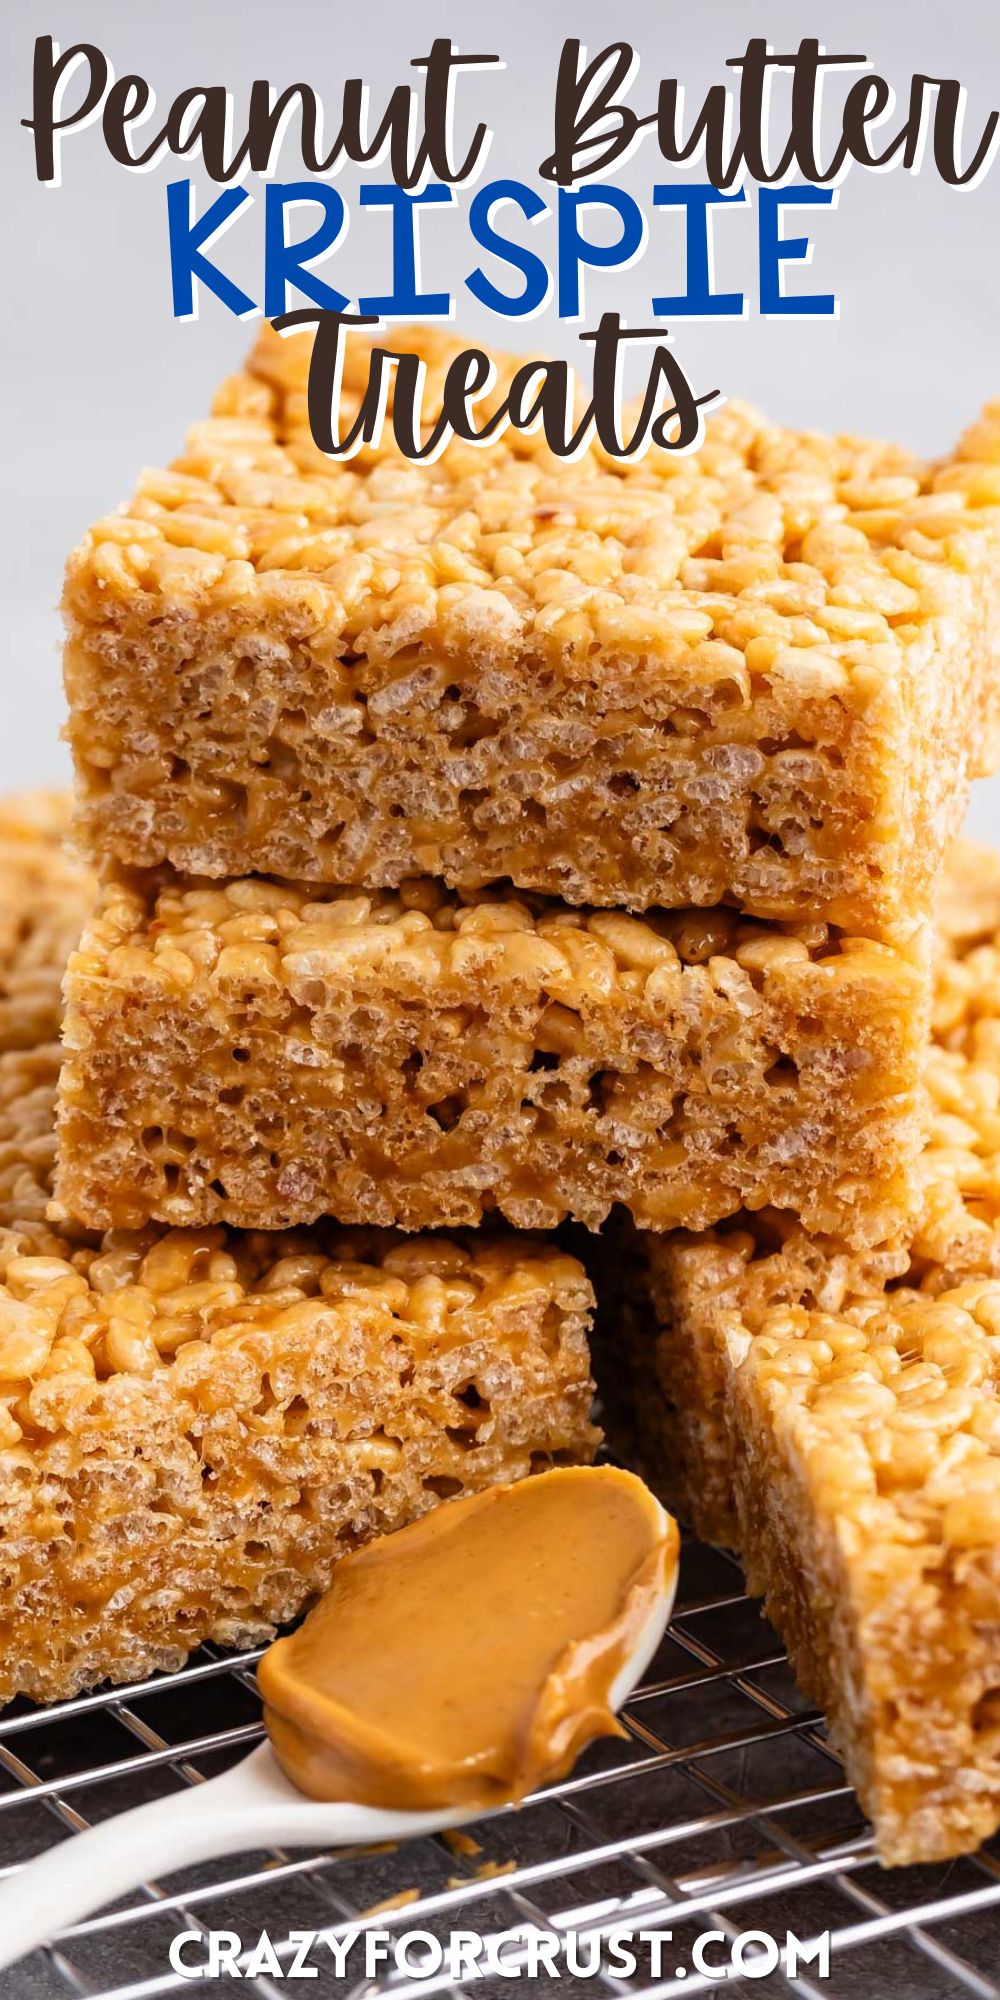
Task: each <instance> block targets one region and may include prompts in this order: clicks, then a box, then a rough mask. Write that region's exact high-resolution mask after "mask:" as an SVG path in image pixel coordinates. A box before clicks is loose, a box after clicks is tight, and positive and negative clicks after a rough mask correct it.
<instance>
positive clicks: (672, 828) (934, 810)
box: [65, 330, 1000, 941]
mask: <svg viewBox="0 0 1000 2000" xmlns="http://www.w3.org/2000/svg"><path fill="white" fill-rule="evenodd" d="M407 339H408V341H409V344H410V345H412V346H416V347H417V348H418V349H419V350H420V351H421V352H422V353H423V354H424V356H425V358H426V361H427V364H428V387H427V392H426V403H425V407H426V410H427V413H428V416H430V415H431V414H432V413H433V409H434V406H435V396H436V395H437V394H439V392H440V384H441V380H442V374H443V369H444V365H445V363H446V362H447V361H448V360H449V359H450V357H451V356H452V355H453V353H454V352H455V344H454V343H451V342H446V341H443V340H442V339H441V338H440V336H439V335H437V334H436V333H434V332H428V331H427V330H422V331H417V332H416V333H411V334H410V335H409V336H408V337H407V336H402V343H403V344H406V342H407ZM393 344H394V345H396V346H399V345H400V344H401V337H400V336H399V335H394V342H393ZM309 353H310V345H309V340H308V337H304V336H301V335H300V336H296V337H293V338H289V339H285V340H282V339H281V338H280V337H279V336H278V335H276V334H274V333H273V332H271V331H270V330H268V331H267V332H265V333H264V334H263V335H262V337H261V340H260V342H259V343H258V346H257V348H256V350H255V352H254V354H253V356H252V358H251V360H250V362H249V365H248V368H247V370H246V372H245V373H244V374H242V375H240V376H237V377H236V378H235V379H234V380H233V381H231V382H229V383H228V384H227V385H226V386H225V387H224V388H223V389H222V390H221V391H220V393H219V395H218V397H217V399H216V402H215V408H214V415H213V416H212V418H211V420H210V421H208V422H206V423H202V424H201V425H199V426H198V427H197V428H196V429H195V430H193V431H192V433H191V435H190V438H189V441H188V446H187V450H186V452H185V454H184V456H183V457H181V458H180V459H178V460H177V462H176V464H175V465H174V466H173V467H172V469H171V470H170V471H168V472H147V473H146V474H145V475H144V476H143V478H142V480H141V482H140V485H139V488H138V490H137V493H136V495H135V498H134V500H133V501H132V502H131V503H130V505H129V506H128V507H127V508H126V510H125V511H124V512H123V513H120V514H117V515H114V516H112V517H111V518H109V519H107V520H104V521H101V522H99V523H98V524H97V526H96V527H94V528H93V529H92V530H91V532H90V533H89V535H88V536H87V537H86V540H85V541H84V543H83V545H82V547H81V548H80V549H79V550H78V551H77V553H76V554H75V555H74V556H73V557H72V559H71V561H70V564H69V570H68V575H67V583H66V595H65V611H66V618H67V623H68V631H69V640H68V645H67V650H66V684H67V689H68V693H69V699H70V707H71V721H70V736H71V741H72V744H73V750H74V754H75V759H76V767H77V772H78V777H79V787H80V802H79V812H80V831H81V833H82V835H83V838H84V841H85V843H86V844H87V845H89V847H90V848H91V850H92V851H93V852H95V853H97V854H100V855H101V857H102V858H108V857H112V858H115V859H117V860H118V861H119V862H121V863H124V864H126V865H128V866H135V865H137V866H142V867H146V866H150V865H156V864H159V863H160V862H161V861H163V860H167V861H169V862H170V863H171V864H172V865H173V866H174V867H175V868H176V869H178V870H180V871H182V872H187V873H190V874H195V875H208V876H212V877H219V876H238V875H243V874H246V873H249V872H252V871H255V870H256V871H260V872H268V873H273V874H277V875H282V876H286V877H290V878H294V879H302V880H313V881H319V882H334V883H340V884H346V885H357V886H360V887H362V888H369V887H384V886H390V887H391V886H397V885H398V884H399V883H401V882H403V881H405V880H407V879H409V878H412V877H413V876H416V875H421V874H427V875H434V876H438V877H440V878H441V879H443V880H444V881H445V882H446V883H448V884H450V885H452V886H457V887H458V888H460V889H462V890H463V891H466V892H469V893H473V892H476V891H477V890H479V889H481V888H483V887H484V886H487V885H489V884H490V883H491V882H496V881H499V880H502V879H509V880H511V881H512V882H513V883H514V884H515V886H517V887H521V888H526V889H535V890H541V891H543V892H545V893H546V894H550V895H556V896H561V897H563V898H565V899H566V900H567V901H568V902H571V903H577V904H592V905H596V906H603V907H608V906H611V907H623V908H628V909H633V910H642V909H647V908H652V907H654V906H656V905H662V906H664V907H669V908H671V909H680V908H683V907H686V906H688V905H698V906H704V905H714V904H717V903H719V902H723V901H728V902H731V903H734V904H736V905H738V906H739V907H740V908H742V909H745V910H747V911H749V912H750V913H751V914H754V915H757V916H762V917H768V918H777V919H781V920H790V919H791V920H794V919H805V920H808V921H812V920H814V919H822V920H824V921H827V922H831V923H837V924H839V925H841V926H842V927H843V928H845V929H847V930H849V931H854V932H858V933H861V934H863V935H867V936H872V937H878V938H881V939H883V940H885V941H894V940H895V939H897V938H898V937H900V936H906V935H908V934H909V932H910V930H911V929H912V928H913V925H914V921H915V919H916V917H917V916H918V915H926V913H927V911H928V909H929V906H930V897H931V888H932V884H933V880H934V876H935V873H936V870H937V868H938V865H939V863H940V860H941V857H942V854H943V852H944V849H945V845H946V843H947V841H948V839H949V837H950V836H951V834H952V833H954V832H955V831H956V830H957V828H958V825H959V822H960V820H961V816H962V811H963V807H964V802H965V799H966V795H967V787H968V780H969V778H970V776H974V775H976V774H977V773H979V772H984V771H986V770H988V769H990V768H992V767H993V765H994V763H995V762H996V760H997V757H998V755H1000V636H998V635H1000V404H998V405H996V406H994V407H993V408H992V409H990V410H989V411H987V412H986V414H985V416H984V418H983V419H982V421H981V422H980V423H979V424H978V425H976V426H975V427H974V428H973V429H972V430H971V431H970V432H968V434H967V435H966V436H965V438H964V439H963V440H962V442H961V444H960V445H959V447H958V449H957V451H956V453H955V455H954V457H953V458H951V459H949V460H947V461H946V462H944V463H942V464H940V465H936V466H930V465H926V464H924V463H921V462H919V461H917V460H914V459H913V458H911V457H910V456H909V455H907V454H906V453H904V452H901V451H899V450H896V449H895V448H893V447H891V446H888V445H883V444H873V443H866V442H862V441H859V440H857V439H854V438H845V437H824V436H821V435H819V434H815V433H796V432H792V431H787V430H782V429H780V428H778V427H777V426H775V425H772V424H768V423H766V422H765V421H764V419H763V418H762V417H760V416H758V415H757V414H756V413H755V412H753V411H752V410H749V409H746V408H743V407H741V406H739V405H736V404H733V405H730V406H729V407H727V408H725V409H723V410H722V411H721V413H719V414H718V415H716V416H714V417H712V418H711V419H710V422H709V429H708V436H707V440H706V442H705V443H704V445H703V447H702V449H701V450H700V451H699V452H698V453H697V454H695V455H693V456H688V457H684V458H675V457H672V456H671V455H669V454H666V453H664V452H661V451H659V450H651V451H650V452H649V453H648V455H647V456H646V457H645V458H644V459H643V460H642V461H641V462H640V463H639V464H637V465H633V466H631V467H625V466H624V465H623V464H622V463H621V462H620V461H615V460H609V459H608V458H607V457H605V456H604V455H602V453H601V452H600V450H598V449H595V448H592V449H591V450H589V451H588V452H587V453H586V454H585V455H584V457H583V458H582V459H581V460H580V461H578V462H576V463H574V464H573V465H571V466H569V467H566V466H565V465H561V464H560V463H559V462H558V461H556V460H554V459H553V458H552V457H551V456H549V455H548V453H547V451H546V448H545V446H544V442H543V441H542V440H541V439H540V438H537V437H532V438H523V437H518V436H516V435H510V434H508V436H507V438H506V439H505V440H503V441H502V442H500V443H499V444H496V445H495V446H491V447H490V448H489V449H487V450H477V449H475V448H472V447H469V446H463V445H461V444H459V443H457V442H453V443H452V444H450V445H449V447H448V449H447V451H446V452H445V453H444V455H443V456H442V457H441V458H440V459H439V460H438V461H437V463H436V464H434V465H432V466H424V467H420V466H413V465H411V464H409V463H408V462H407V461H406V460H405V459H403V458H402V457H401V456H400V454H399V453H398V451H396V450H395V448H394V447H393V446H392V444H391V442H390V443H389V444H387V445H385V446H384V447H383V448H382V449H381V450H379V451H377V452H372V451H369V452H367V453H365V454H364V455H363V456H360V457H358V458H356V459H353V460H350V461H346V462H340V463H337V462H334V461H332V460H329V459H326V458H324V457H323V456H322V455H321V454H320V453H319V452H318V451H317V449H316V447H315V446H314V444H313V442H312V439H311V437H310V434H309V430H308V425H307V417H306V399H305V384H306V376H307V370H308V363H309ZM512 366H513V364H512V363H510V362H509V360H508V359H506V358H505V357H502V356H501V357H499V359H498V369H499V377H498V386H497V394H498V395H499V394H500V393H501V392H502V391H503V388H504V385H505V383H506V381H507V380H508V379H509V372H510V368H511V367H512ZM367 370H368V357H367V352H366V351H365V350H360V351H359V352H357V353H356V354H355V355H354V358H353V359H352V360H351V361H350V362H349V365H348V369H347V375H346V396H347V401H348V403H349V402H350V397H351V395H352V394H354V395H355V396H357V394H358V393H360V391H361V388H362V386H363V384H365V383H366V382H367ZM487 407H488V399H487V402H486V403H484V405H483V408H484V411H485V409H486V408H487Z"/></svg>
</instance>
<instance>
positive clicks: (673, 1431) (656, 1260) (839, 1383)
mask: <svg viewBox="0 0 1000 2000" xmlns="http://www.w3.org/2000/svg"><path fill="white" fill-rule="evenodd" d="M939 925H940V930H939V956H938V973H937V982H936V993H935V1007H934V1019H935V1025H934V1042H933V1047H932V1050H931V1055H930V1061H929V1064H928V1083H929V1088H930V1094H931V1101H932V1123H931V1129H930V1136H929V1139H928V1143H927V1146H926V1149H925V1152H924V1154H923V1156H922V1159H921V1161H920V1164H919V1167H918V1206H917V1212H916V1217H915V1220H914V1223H913V1225H912V1228H911V1229H910V1231H909V1232H908V1234H907V1237H906V1239H905V1241H904V1242H903V1243H902V1244H898V1243H897V1244H895V1245H888V1246H883V1247H882V1248H880V1249H879V1248H876V1249H875V1250H874V1251H872V1252H866V1253H864V1254H862V1255H858V1254H857V1253H852V1252H851V1251H850V1250H849V1249H848V1248H847V1247H846V1246H845V1245H844V1244H843V1242H838V1241H837V1240H836V1239H834V1238H827V1239H825V1240H822V1239H821V1240H816V1239H811V1238H810V1237H809V1236H808V1235H807V1234H806V1232H805V1231H804V1230H802V1229H801V1228H800V1227H798V1226H797V1225H795V1224H792V1223H789V1222H788V1221H787V1220H782V1218H780V1217H777V1216H774V1215H770V1216H766V1217H761V1218H754V1217H750V1216H744V1217H741V1218H739V1220H738V1222H737V1223H735V1224H734V1225H733V1226H732V1227H731V1228H729V1229H726V1230H718V1231H713V1232H709V1234H708V1235H706V1236H705V1237H702V1238H695V1237H692V1236H677V1237H674V1238H667V1239H657V1238H653V1237H649V1236H647V1237H645V1238H644V1239H643V1240H642V1242H641V1244H640V1246H639V1248H640V1252H641V1258H642V1260H643V1263H644V1266H645V1271H646V1276H645V1278H643V1277H642V1276H641V1275H640V1271H641V1267H640V1271H637V1273H636V1277H635V1279H634V1283H635V1285H636V1287H637V1290H638V1294H639V1296H638V1298H637V1299H634V1300H633V1314H634V1317H633V1320H632V1321H631V1322H626V1327H628V1325H629V1324H631V1327H632V1332H631V1337H630V1343H629V1345H630V1352H629V1356H628V1361H627V1366H628V1367H629V1369H630V1370H632V1371H633V1373H634V1375H635V1377H636V1378H637V1379H638V1378H639V1376H640V1373H641V1368H642V1365H643V1363H644V1362H645V1365H646V1366H647V1367H648V1366H649V1364H650V1363H651V1362H652V1364H653V1365H654V1367H655V1371H656V1375H657V1382H658V1389H657V1396H658V1398H659V1401H660V1406H661V1408H663V1409H665V1410H666V1413H667V1415H666V1420H665V1421H664V1423H663V1429H662V1438H661V1443H660V1445H659V1448H658V1447H657V1442H656V1437H655V1430H654V1425H655V1404H654V1402H653V1401H652V1400H651V1399H650V1398H649V1397H648V1396H647V1397H645V1398H644V1399H643V1400H642V1401H641V1404H640V1407H641V1410H642V1412H643V1413H644V1415H645V1417H646V1423H645V1429H644V1432H643V1439H642V1442H643V1447H644V1450H645V1452H646V1453H647V1454H649V1455H650V1457H651V1459H652V1461H653V1462H654V1463H655V1464H656V1466H657V1473H658V1478H657V1483H658V1485H659V1486H660V1487H661V1489H662V1488H664V1487H665V1488H666V1489H667V1491H668V1493H669V1495H670V1497H671V1498H672V1499H673V1501H674V1503H675V1504H679V1505H680V1506H681V1507H682V1508H684V1509H685V1510H686V1511H689V1512H690V1513H691V1514H692V1515H693V1517H694V1519H695V1521H696V1523H697V1524H698V1525H699V1527H700V1528H701V1530H702V1532H704V1533H707V1534H708V1535H709V1536H711V1537H712V1538H714V1539H718V1540H721V1541H723V1542H730V1543H733V1544H735V1545H736V1546H738V1547H739V1548H740V1550H741V1552H742V1554H743V1558H744V1562H745V1564H746V1567H747V1573H748V1579H749V1582H750V1585H751V1588H753V1589H754V1590H758V1591H760V1592H761V1593H762V1594H764V1596H765V1597H766V1602H767V1610H768V1615H769V1616H770V1617H771V1618H772V1619H773V1621H774V1622H775V1624H776V1625H777V1627H778V1629H779V1631H780V1632H781V1634H782V1636H783V1638H784V1639H785V1641H786V1644H787V1645H788V1647H789V1651H790V1655H791V1658H792V1660H793V1663H794V1665H795V1668H796V1672H797V1674H798V1676H799V1679H800V1680H801V1682H802V1683H803V1684H804V1685H805V1686H806V1688H807V1689H808V1690H809V1691H810V1692H811V1693H812V1694H813V1695H814V1696H815V1697H816V1699H817V1700H819V1701H820V1702H822V1703H823V1705H824V1706H825V1707H826V1708H827V1710H828V1713H829V1715H830V1718H831V1722H832V1724H833V1727H834V1731H835V1734H836V1738H837V1741H838V1743H839V1745H840V1747H841V1749H842V1750H843V1752H844V1755H845V1758H846V1761H847V1766H848V1771H849V1774H850V1776H851V1778H852V1779H853V1781H854V1782H855V1784H856V1785H857V1787H858V1789H859V1792H860V1794H861V1797H862V1799H863V1801H864V1803H865V1806H866V1808H867V1810H868V1811H869V1813H870V1814H871V1816H872V1818H873V1821H874V1824H875V1830H876V1835H877V1838H878V1842H879V1849H880V1852H881V1854H882V1856H883V1858H884V1859H885V1860H887V1861H893V1862H907V1861H916V1860H931V1859H934V1858H937V1857H939V1856H942V1855H947V1854H953V1853H961V1852H963V1851H965V1850H966V1849H968V1848H970V1847H974V1846H976V1845H977V1844H978V1842H979V1841H981V1840H983V1839H985V1838H986V1837H987V1836H988V1835H989V1834H990V1833H991V1832H993V1830H994V1829H995V1828H996V1826H997V1824H998V1823H1000V1763H998V1758H997V1747H998V1743H1000V1735H998V1725H1000V1715H998V1712H997V1695H996V1690H997V1687H998V1685H1000V1615H998V1609H997V1607H998V1603H1000V863H998V861H997V859H996V858H995V857H993V856H990V855H988V854H987V853H986V851H985V850H983V849H977V848H974V847H971V846H964V845H960V846H959V848H958V850H957V851H956V854H955V856H954V857H953V860H952V863H951V865H950V868H949V871H948V878H947V881H946V883H945V885H944V890H943V894H942V898H941V903H940V917H939ZM643 1310H644V1311H645V1314H646V1319H647V1325H648V1320H649V1317H650V1315H652V1316H653V1318H654V1319H655V1320H656V1323H657V1330H656V1333H655V1336H654V1337H653V1339H652V1340H650V1339H649V1338H648V1337H647V1340H646V1342H645V1343H643V1341H642V1339H641V1322H640V1321H639V1319H638V1315H639V1314H640V1313H641V1312H642V1311H643ZM641 1394H642V1392H641V1389H640V1395H641ZM651 1411H654V1416H653V1419H652V1421H651V1420H650V1412H651Z"/></svg>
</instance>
